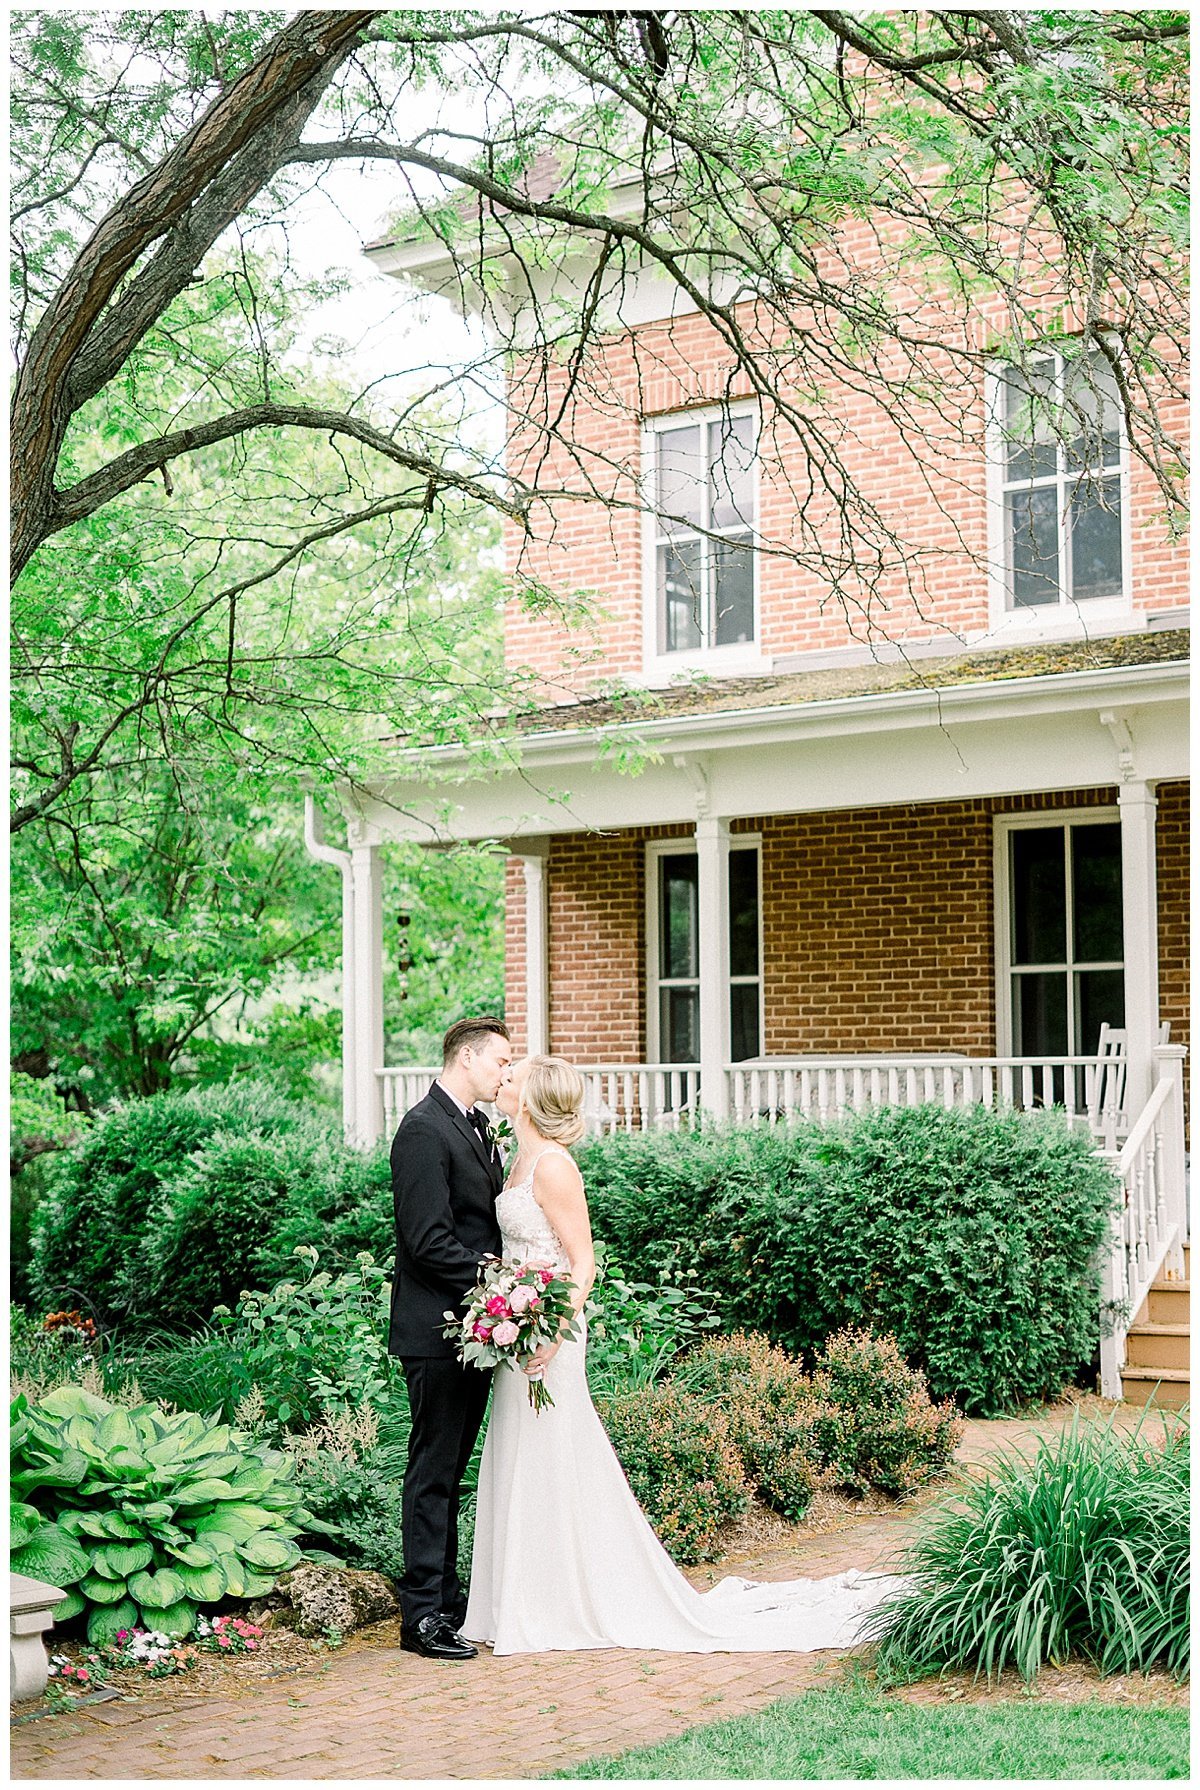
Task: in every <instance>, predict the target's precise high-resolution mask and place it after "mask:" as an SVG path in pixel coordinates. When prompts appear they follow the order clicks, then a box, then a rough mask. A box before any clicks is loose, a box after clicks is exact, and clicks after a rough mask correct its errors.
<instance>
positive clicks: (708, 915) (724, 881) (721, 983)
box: [696, 814, 729, 1119]
mask: <svg viewBox="0 0 1200 1790" xmlns="http://www.w3.org/2000/svg"><path fill="white" fill-rule="evenodd" d="M696 856H697V859H698V872H699V874H698V885H699V886H698V898H699V907H700V925H699V931H700V941H699V942H700V1103H701V1105H702V1106H703V1108H704V1111H705V1112H706V1113H707V1114H708V1116H709V1118H712V1119H723V1118H725V1117H726V1115H727V1114H728V1111H729V1084H728V1078H727V1076H726V1073H725V1065H726V1064H727V1063H728V1061H729V822H728V821H727V820H718V819H717V818H716V817H715V816H714V815H710V814H705V815H702V816H701V817H700V819H699V820H697V822H696Z"/></svg>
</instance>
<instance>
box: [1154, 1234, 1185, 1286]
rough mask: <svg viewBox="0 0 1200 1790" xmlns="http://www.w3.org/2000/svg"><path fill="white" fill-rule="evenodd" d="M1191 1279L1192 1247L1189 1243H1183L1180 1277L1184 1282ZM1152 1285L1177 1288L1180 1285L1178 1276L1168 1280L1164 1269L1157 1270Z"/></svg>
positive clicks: (1172, 1276)
mask: <svg viewBox="0 0 1200 1790" xmlns="http://www.w3.org/2000/svg"><path fill="white" fill-rule="evenodd" d="M1191 1277H1192V1246H1191V1244H1190V1243H1185V1244H1184V1246H1183V1275H1182V1279H1183V1280H1184V1281H1189V1280H1190V1279H1191ZM1154 1284H1155V1286H1156V1287H1177V1286H1179V1285H1180V1277H1179V1276H1178V1275H1171V1276H1170V1278H1168V1276H1167V1272H1166V1268H1165V1267H1162V1268H1160V1269H1159V1271H1158V1273H1157V1274H1156V1275H1155V1277H1154Z"/></svg>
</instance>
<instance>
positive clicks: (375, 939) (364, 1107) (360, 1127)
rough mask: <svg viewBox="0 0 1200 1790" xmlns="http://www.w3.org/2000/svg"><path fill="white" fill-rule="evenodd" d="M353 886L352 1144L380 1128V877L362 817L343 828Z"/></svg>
mask: <svg viewBox="0 0 1200 1790" xmlns="http://www.w3.org/2000/svg"><path fill="white" fill-rule="evenodd" d="M347 836H348V839H349V843H350V859H351V865H352V879H353V885H354V982H353V986H352V990H351V999H350V1008H349V1012H348V1014H347V1016H346V1017H347V1021H348V1023H349V1024H350V1025H351V1027H352V1028H353V1032H354V1057H353V1063H354V1131H353V1136H354V1142H355V1143H356V1144H359V1145H360V1146H363V1147H365V1146H366V1145H367V1144H373V1143H374V1142H375V1141H376V1139H377V1138H378V1137H379V1136H380V1135H381V1134H382V1131H383V1089H382V1086H381V1085H380V1080H379V1077H378V1075H377V1074H376V1073H375V1072H376V1070H377V1069H381V1068H382V1067H383V878H382V875H381V871H380V864H379V834H378V832H377V831H376V830H375V828H374V827H370V826H367V825H365V824H364V823H363V822H362V821H358V820H353V819H352V820H351V821H350V823H349V827H348V829H347Z"/></svg>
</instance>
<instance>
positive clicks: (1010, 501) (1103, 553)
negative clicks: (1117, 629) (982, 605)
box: [994, 350, 1128, 611]
mask: <svg viewBox="0 0 1200 1790" xmlns="http://www.w3.org/2000/svg"><path fill="white" fill-rule="evenodd" d="M994 413H995V415H996V420H997V453H996V464H997V473H998V493H997V494H998V500H999V510H1000V530H1001V537H1002V539H1001V552H1000V558H1001V561H1002V566H1003V585H1004V600H1005V607H1006V609H1008V610H1010V611H1021V610H1031V609H1046V608H1053V607H1055V606H1059V605H1062V604H1075V603H1090V602H1094V601H1096V600H1097V599H1100V598H1108V599H1110V600H1111V599H1116V600H1120V599H1122V598H1123V597H1124V596H1125V591H1126V578H1127V564H1126V562H1127V557H1128V554H1127V547H1126V541H1125V536H1126V520H1127V519H1126V514H1125V512H1126V508H1127V497H1126V492H1125V484H1124V477H1123V472H1122V454H1123V432H1122V411H1121V404H1120V398H1119V394H1118V391H1117V385H1116V380H1115V378H1114V376H1113V371H1112V368H1111V366H1110V365H1109V363H1108V360H1107V359H1106V357H1105V356H1104V355H1103V354H1102V353H1101V352H1100V351H1099V350H1091V351H1087V352H1083V353H1079V354H1076V355H1075V356H1074V357H1073V358H1068V357H1067V356H1065V355H1063V354H1062V353H1060V352H1058V351H1057V350H1053V351H1052V350H1047V351H1046V352H1045V353H1042V354H1035V355H1034V356H1033V357H1032V358H1031V359H1030V361H1029V362H1028V364H1027V365H1026V366H1025V367H1022V368H1017V367H1005V368H1003V369H1002V370H1001V371H1000V372H999V375H998V377H997V380H996V385H995V407H994Z"/></svg>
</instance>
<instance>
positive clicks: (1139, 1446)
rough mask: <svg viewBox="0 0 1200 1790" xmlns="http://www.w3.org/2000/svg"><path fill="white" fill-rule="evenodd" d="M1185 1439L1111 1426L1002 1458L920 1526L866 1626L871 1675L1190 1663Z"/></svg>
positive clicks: (1175, 1427)
mask: <svg viewBox="0 0 1200 1790" xmlns="http://www.w3.org/2000/svg"><path fill="white" fill-rule="evenodd" d="M1188 1493H1189V1470H1188V1433H1187V1428H1186V1425H1185V1424H1184V1423H1183V1422H1182V1421H1181V1422H1178V1423H1173V1424H1172V1425H1171V1428H1170V1430H1169V1432H1168V1436H1167V1439H1166V1442H1165V1445H1159V1444H1158V1443H1156V1442H1155V1441H1153V1440H1152V1439H1150V1438H1149V1437H1146V1436H1143V1434H1142V1433H1141V1429H1140V1428H1139V1430H1138V1431H1136V1432H1135V1433H1133V1434H1132V1435H1129V1434H1123V1433H1122V1432H1121V1431H1119V1430H1117V1429H1115V1428H1114V1426H1113V1422H1112V1420H1111V1419H1110V1420H1109V1422H1108V1423H1107V1424H1105V1425H1103V1426H1101V1425H1098V1424H1081V1423H1080V1422H1079V1421H1078V1414H1076V1420H1075V1422H1074V1423H1073V1424H1072V1426H1071V1428H1070V1430H1066V1431H1063V1432H1062V1433H1061V1434H1060V1435H1059V1436H1058V1437H1056V1438H1054V1439H1053V1440H1045V1439H1042V1440H1039V1443H1038V1447H1037V1451H1036V1454H1035V1455H1034V1457H1033V1458H1032V1459H1030V1458H1028V1457H1027V1456H1026V1455H1024V1454H1022V1453H1020V1452H1017V1451H1015V1450H1014V1451H1010V1452H1009V1453H1007V1454H1004V1455H1002V1456H1000V1457H999V1458H998V1459H997V1460H996V1462H995V1463H994V1464H992V1465H991V1467H990V1471H989V1472H988V1474H987V1477H986V1478H984V1479H982V1480H979V1481H976V1482H973V1483H972V1482H966V1483H965V1484H964V1486H963V1489H962V1490H961V1492H960V1493H959V1494H958V1495H957V1496H956V1497H955V1498H953V1499H951V1500H947V1501H945V1502H943V1503H942V1504H941V1505H940V1506H939V1507H938V1508H937V1509H936V1510H935V1511H934V1512H932V1513H930V1515H929V1516H928V1517H927V1518H926V1519H925V1522H924V1526H923V1528H922V1529H919V1530H918V1532H917V1537H916V1539H915V1541H914V1542H913V1544H912V1546H911V1547H910V1549H909V1551H908V1553H907V1556H906V1557H905V1558H904V1559H902V1560H901V1561H900V1562H899V1564H898V1566H897V1569H896V1570H897V1571H898V1572H899V1573H900V1574H902V1575H903V1576H904V1577H906V1578H907V1579H908V1580H909V1581H910V1587H909V1589H907V1590H905V1591H902V1592H901V1593H899V1594H898V1595H897V1596H895V1597H893V1598H891V1599H889V1600H888V1601H887V1602H886V1603H885V1604H883V1605H881V1606H880V1607H879V1609H878V1610H877V1611H876V1612H874V1613H873V1617H872V1622H871V1628H872V1631H873V1632H874V1634H875V1635H876V1637H877V1638H878V1639H879V1642H880V1646H879V1665H880V1669H881V1671H883V1672H884V1673H886V1674H888V1675H891V1676H894V1677H899V1678H908V1677H920V1676H923V1675H925V1674H927V1673H929V1672H934V1671H938V1670H942V1669H946V1670H952V1669H954V1668H961V1667H968V1666H973V1667H975V1668H976V1669H977V1670H978V1671H980V1672H986V1673H987V1674H988V1675H989V1676H993V1675H995V1674H997V1673H999V1672H1001V1671H1002V1670H1003V1669H1004V1668H1005V1667H1006V1666H1014V1667H1015V1668H1016V1669H1017V1671H1018V1672H1019V1673H1020V1674H1021V1676H1022V1677H1023V1678H1024V1679H1026V1680H1031V1679H1033V1678H1034V1677H1036V1675H1037V1673H1038V1670H1039V1669H1040V1667H1042V1666H1043V1665H1044V1664H1046V1662H1047V1661H1050V1662H1052V1663H1054V1664H1059V1663H1061V1662H1062V1661H1064V1660H1066V1659H1067V1658H1069V1657H1070V1656H1071V1655H1081V1656H1082V1657H1083V1658H1085V1659H1089V1660H1092V1661H1094V1662H1095V1663H1096V1664H1097V1665H1098V1666H1099V1667H1100V1669H1101V1670H1102V1671H1104V1672H1143V1671H1148V1670H1150V1668H1151V1667H1154V1666H1165V1667H1167V1668H1168V1669H1169V1670H1170V1671H1172V1672H1175V1673H1178V1674H1180V1675H1182V1674H1183V1673H1185V1672H1186V1671H1187V1670H1188V1664H1189V1657H1190V1656H1189V1639H1188V1635H1189V1620H1188V1618H1189V1603H1190V1578H1189V1571H1188V1543H1189V1533H1188V1529H1189V1502H1190V1500H1189V1495H1188Z"/></svg>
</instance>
